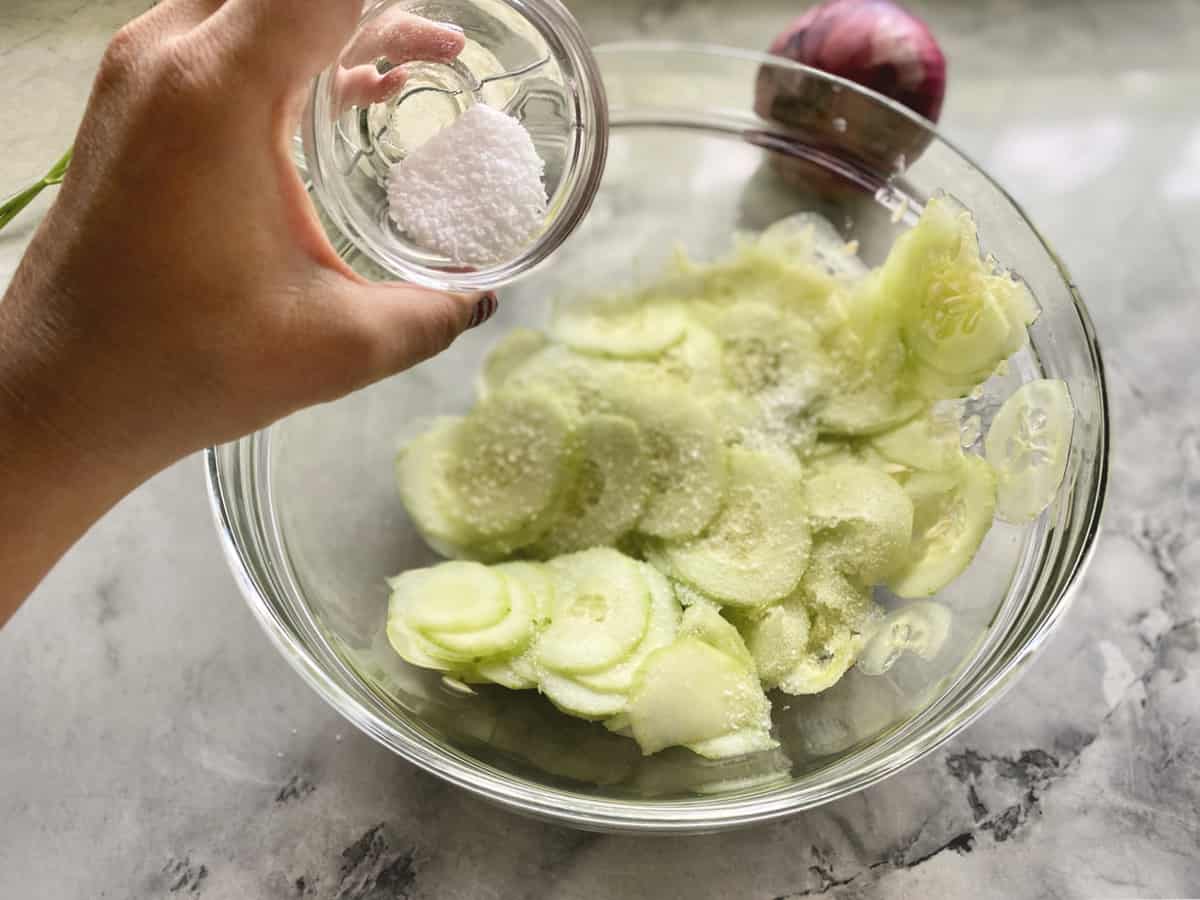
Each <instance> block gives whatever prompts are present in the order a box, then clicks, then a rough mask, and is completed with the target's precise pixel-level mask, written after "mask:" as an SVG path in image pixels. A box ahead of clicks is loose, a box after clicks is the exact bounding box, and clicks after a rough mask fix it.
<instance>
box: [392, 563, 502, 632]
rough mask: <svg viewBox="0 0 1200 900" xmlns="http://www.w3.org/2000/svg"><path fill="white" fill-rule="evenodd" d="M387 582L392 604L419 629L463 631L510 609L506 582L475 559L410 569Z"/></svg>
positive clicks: (485, 623)
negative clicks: (390, 590) (473, 560)
mask: <svg viewBox="0 0 1200 900" xmlns="http://www.w3.org/2000/svg"><path fill="white" fill-rule="evenodd" d="M388 584H389V586H390V587H391V589H392V599H391V603H392V605H393V608H394V609H396V610H398V611H400V612H402V614H403V615H404V616H405V618H406V619H407V620H408V621H409V622H410V623H411V624H412V625H413V627H414V628H419V629H421V630H422V631H428V630H430V629H437V630H440V631H444V632H458V633H464V634H466V633H470V632H473V631H478V630H480V629H484V628H490V627H491V626H493V625H496V624H498V623H499V622H501V621H503V620H504V618H505V617H506V616H507V615H508V614H509V612H510V610H511V597H510V592H509V590H508V584H507V582H506V581H505V580H504V579H503V578H501V577H500V576H499V575H497V574H496V573H495V572H494V571H493V570H491V569H489V568H488V567H487V566H484V565H480V564H479V563H475V562H461V561H451V562H444V563H439V564H438V565H436V566H431V567H429V568H426V569H410V570H409V571H407V572H404V573H403V574H401V575H397V576H396V577H395V578H392V579H390V580H389V581H388Z"/></svg>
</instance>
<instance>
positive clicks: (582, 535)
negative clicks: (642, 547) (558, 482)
mask: <svg viewBox="0 0 1200 900" xmlns="http://www.w3.org/2000/svg"><path fill="white" fill-rule="evenodd" d="M575 438H576V442H577V444H578V447H579V451H578V467H577V470H576V475H575V479H574V481H573V482H572V483H571V485H570V487H568V488H567V492H566V495H565V499H564V501H563V504H562V508H561V510H560V511H559V513H558V516H557V518H555V520H554V524H553V525H551V526H550V529H549V530H548V531H547V532H546V534H545V535H544V536H543V537H542V538H541V540H539V541H538V543H537V545H536V546H535V547H533V548H532V549H531V551H530V552H531V554H532V555H533V556H538V557H541V558H543V559H546V558H550V557H554V556H561V555H562V554H564V553H571V552H574V551H576V550H586V549H588V548H590V547H599V546H604V545H611V544H615V543H616V542H617V541H618V540H619V539H620V538H621V536H622V535H624V534H625V533H626V532H628V531H629V530H631V529H632V528H633V526H634V523H636V522H637V520H638V519H639V518H640V517H641V514H642V510H643V509H644V508H645V505H646V497H647V495H648V494H649V489H650V478H649V466H648V464H647V459H646V448H645V445H644V444H643V442H642V437H641V434H640V432H639V431H638V427H637V426H636V425H635V424H634V423H633V422H632V421H631V420H629V419H626V418H624V417H623V416H606V415H596V416H588V417H587V418H586V419H584V420H583V421H582V422H581V423H580V424H579V427H578V428H577V429H576V431H575Z"/></svg>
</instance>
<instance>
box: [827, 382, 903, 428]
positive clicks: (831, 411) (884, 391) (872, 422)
mask: <svg viewBox="0 0 1200 900" xmlns="http://www.w3.org/2000/svg"><path fill="white" fill-rule="evenodd" d="M924 406H925V402H924V401H923V400H922V399H921V398H920V397H918V396H916V395H915V394H913V393H912V392H911V391H910V390H909V388H908V386H907V385H905V384H904V383H903V382H897V381H892V380H890V379H889V378H885V377H883V376H881V377H880V378H879V379H878V380H877V381H875V382H873V383H871V384H868V385H866V386H865V387H862V388H858V389H856V390H853V391H850V392H847V393H835V394H833V395H831V396H829V397H827V398H826V400H825V402H824V403H823V404H821V406H820V408H819V409H818V411H817V423H818V425H819V427H820V430H821V433H822V434H834V435H846V436H849V437H868V436H870V435H873V434H879V433H880V432H882V431H887V430H889V429H892V428H895V427H896V426H898V425H902V424H904V423H905V422H907V421H908V420H909V419H911V418H912V417H913V416H915V415H917V414H919V413H920V412H921V410H922V409H923V408H924Z"/></svg>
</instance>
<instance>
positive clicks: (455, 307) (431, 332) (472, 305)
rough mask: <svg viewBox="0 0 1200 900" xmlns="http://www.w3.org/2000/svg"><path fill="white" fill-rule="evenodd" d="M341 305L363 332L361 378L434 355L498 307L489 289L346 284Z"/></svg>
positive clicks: (368, 378)
mask: <svg viewBox="0 0 1200 900" xmlns="http://www.w3.org/2000/svg"><path fill="white" fill-rule="evenodd" d="M349 293H350V296H349V297H348V298H347V303H348V305H349V307H350V308H352V309H353V310H354V318H355V319H356V321H357V323H358V325H359V326H360V328H364V329H366V332H367V334H368V339H367V342H366V343H367V346H368V348H369V352H368V354H367V358H366V359H364V360H363V363H364V372H363V380H364V382H367V383H369V382H374V381H378V380H379V379H381V378H386V377H387V376H389V375H394V374H396V373H397V372H401V371H403V370H405V369H407V368H410V367H411V366H415V365H416V364H417V363H419V362H421V361H422V360H426V359H429V358H430V357H431V356H436V355H437V354H438V353H441V352H442V351H443V350H445V349H446V348H447V347H449V346H450V344H452V343H453V342H454V339H455V338H457V337H458V336H459V335H460V334H462V333H463V332H464V331H466V330H467V329H468V328H474V327H476V326H477V325H482V324H483V323H484V322H486V321H487V320H488V319H490V318H491V317H492V316H493V315H494V314H495V312H496V309H497V308H498V307H499V300H498V299H497V297H496V295H495V293H492V292H490V291H489V292H486V293H482V292H475V293H470V294H451V293H446V292H443V291H435V290H431V289H428V288H422V287H417V286H414V285H409V284H397V283H389V282H374V283H366V284H352V285H350V286H349Z"/></svg>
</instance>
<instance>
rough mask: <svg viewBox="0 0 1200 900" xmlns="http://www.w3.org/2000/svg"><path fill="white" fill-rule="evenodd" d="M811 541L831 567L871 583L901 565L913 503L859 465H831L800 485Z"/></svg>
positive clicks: (884, 478) (890, 481) (876, 473)
mask: <svg viewBox="0 0 1200 900" xmlns="http://www.w3.org/2000/svg"><path fill="white" fill-rule="evenodd" d="M804 496H805V502H806V504H807V507H808V520H809V527H810V528H811V529H812V533H813V539H814V540H816V541H820V542H821V543H823V544H824V545H825V547H826V548H827V554H829V555H830V556H832V557H835V558H833V559H832V561H833V562H834V564H835V565H836V566H837V567H838V568H839V569H841V570H842V571H845V572H852V573H854V574H856V575H858V576H859V577H860V578H862V579H863V581H864V582H866V583H868V584H874V583H875V582H877V581H878V580H880V579H881V578H883V577H884V576H885V575H887V574H888V573H890V572H892V571H894V570H895V569H896V568H897V567H898V566H900V565H901V564H903V563H904V561H905V557H906V553H907V551H908V547H909V544H910V543H911V541H912V527H913V525H912V523H913V505H912V501H911V500H909V498H908V495H907V494H905V493H904V489H903V488H901V487H900V485H898V484H897V483H896V482H895V481H894V480H893V479H892V478H890V477H888V476H887V475H886V474H884V473H883V472H880V471H879V470H878V469H875V468H872V467H871V466H868V465H865V464H862V463H843V464H841V465H835V466H831V467H829V468H825V469H823V470H821V471H820V472H818V473H817V474H815V475H813V476H812V477H810V478H809V479H808V480H807V481H806V483H805V485H804Z"/></svg>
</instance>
